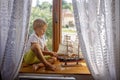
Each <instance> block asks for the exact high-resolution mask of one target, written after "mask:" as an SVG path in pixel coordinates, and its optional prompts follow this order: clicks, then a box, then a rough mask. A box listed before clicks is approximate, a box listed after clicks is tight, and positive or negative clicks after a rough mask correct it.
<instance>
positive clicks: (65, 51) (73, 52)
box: [57, 35, 83, 65]
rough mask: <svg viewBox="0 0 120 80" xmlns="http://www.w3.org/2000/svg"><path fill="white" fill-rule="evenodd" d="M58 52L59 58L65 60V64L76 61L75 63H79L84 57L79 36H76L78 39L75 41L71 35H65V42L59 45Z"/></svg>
mask: <svg viewBox="0 0 120 80" xmlns="http://www.w3.org/2000/svg"><path fill="white" fill-rule="evenodd" d="M57 53H58V60H60V61H61V62H64V65H69V64H68V62H76V64H75V65H77V64H78V63H79V60H81V59H83V56H82V55H81V50H80V46H79V43H78V37H76V40H75V41H74V42H73V41H72V40H71V36H69V35H65V36H64V40H63V43H62V44H60V45H59V50H58V52H57Z"/></svg>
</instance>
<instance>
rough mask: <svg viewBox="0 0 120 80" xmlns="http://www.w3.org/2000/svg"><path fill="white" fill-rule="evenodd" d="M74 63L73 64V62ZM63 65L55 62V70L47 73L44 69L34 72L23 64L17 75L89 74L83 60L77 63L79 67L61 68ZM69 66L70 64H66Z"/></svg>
mask: <svg viewBox="0 0 120 80" xmlns="http://www.w3.org/2000/svg"><path fill="white" fill-rule="evenodd" d="M74 63H75V62H74ZM61 64H63V63H62V62H59V61H57V62H55V64H54V65H55V66H56V67H57V69H56V70H55V71H47V70H45V69H44V67H42V68H40V69H39V70H38V71H34V70H33V68H32V66H25V64H24V63H23V64H22V66H21V68H20V71H19V73H35V74H90V72H89V70H88V68H87V66H86V63H85V61H84V60H81V61H80V62H79V65H76V66H71V67H70V66H69V67H63V66H61ZM68 64H70V63H68Z"/></svg>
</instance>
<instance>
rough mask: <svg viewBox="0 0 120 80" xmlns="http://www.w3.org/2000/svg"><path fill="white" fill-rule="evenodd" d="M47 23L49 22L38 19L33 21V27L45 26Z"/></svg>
mask: <svg viewBox="0 0 120 80" xmlns="http://www.w3.org/2000/svg"><path fill="white" fill-rule="evenodd" d="M45 25H46V26H47V23H46V22H45V21H44V20H43V19H36V20H35V21H34V22H33V28H35V27H44V26H45Z"/></svg>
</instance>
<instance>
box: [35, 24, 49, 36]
mask: <svg viewBox="0 0 120 80" xmlns="http://www.w3.org/2000/svg"><path fill="white" fill-rule="evenodd" d="M46 29H47V26H46V25H45V26H43V27H38V28H36V29H35V32H36V33H37V35H38V36H42V35H44V33H45V32H46Z"/></svg>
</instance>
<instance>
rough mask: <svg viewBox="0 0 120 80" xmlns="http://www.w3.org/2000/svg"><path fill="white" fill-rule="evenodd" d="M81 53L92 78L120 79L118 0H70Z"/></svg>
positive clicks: (104, 79) (96, 79)
mask: <svg viewBox="0 0 120 80" xmlns="http://www.w3.org/2000/svg"><path fill="white" fill-rule="evenodd" d="M72 3H73V10H74V16H75V22H76V28H77V32H78V35H79V42H80V45H81V46H82V47H81V49H82V53H83V56H84V58H85V60H86V62H87V65H88V68H89V70H90V72H91V74H92V75H93V77H94V78H95V80H120V77H119V76H118V75H119V74H120V73H119V72H120V62H119V61H120V60H119V58H120V54H119V53H120V50H119V49H120V35H119V34H120V28H119V27H120V25H119V22H120V17H119V16H120V15H119V9H120V8H119V4H120V3H119V0H72Z"/></svg>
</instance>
